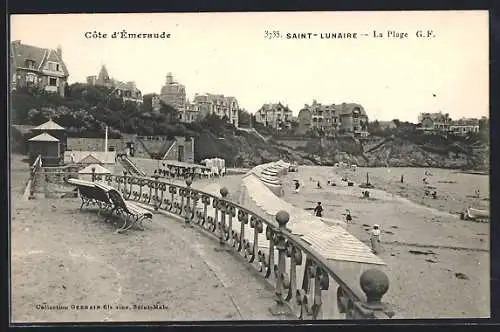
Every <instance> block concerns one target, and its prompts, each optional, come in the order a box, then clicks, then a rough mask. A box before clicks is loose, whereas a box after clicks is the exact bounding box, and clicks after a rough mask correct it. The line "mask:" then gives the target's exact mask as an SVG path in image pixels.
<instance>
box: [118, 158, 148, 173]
mask: <svg viewBox="0 0 500 332" xmlns="http://www.w3.org/2000/svg"><path fill="white" fill-rule="evenodd" d="M118 161H119V162H120V164H121V165H122V166H123V168H125V169H126V170H127V171H128V172H129V173H130V174H133V175H138V176H146V173H145V172H144V171H143V170H141V169H140V168H139V167H137V166H136V165H135V164H134V163H133V162H132V161H131V160H130V159H129V158H128V157H127V156H126V155H122V156H121V157H118Z"/></svg>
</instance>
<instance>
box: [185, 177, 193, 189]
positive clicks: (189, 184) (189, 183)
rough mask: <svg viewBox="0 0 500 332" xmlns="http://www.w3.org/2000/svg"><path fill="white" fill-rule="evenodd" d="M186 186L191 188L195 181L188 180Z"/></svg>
mask: <svg viewBox="0 0 500 332" xmlns="http://www.w3.org/2000/svg"><path fill="white" fill-rule="evenodd" d="M186 184H187V186H188V187H191V184H193V180H191V179H187V180H186Z"/></svg>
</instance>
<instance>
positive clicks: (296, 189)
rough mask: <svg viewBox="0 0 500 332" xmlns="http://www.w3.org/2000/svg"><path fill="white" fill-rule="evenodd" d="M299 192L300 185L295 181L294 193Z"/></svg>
mask: <svg viewBox="0 0 500 332" xmlns="http://www.w3.org/2000/svg"><path fill="white" fill-rule="evenodd" d="M299 190H300V183H299V181H297V180H295V193H296V194H298V193H299Z"/></svg>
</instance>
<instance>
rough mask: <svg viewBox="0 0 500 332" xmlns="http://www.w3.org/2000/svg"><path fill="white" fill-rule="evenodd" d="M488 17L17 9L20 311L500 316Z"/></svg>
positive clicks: (31, 316) (186, 316) (13, 21)
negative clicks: (494, 301)
mask: <svg viewBox="0 0 500 332" xmlns="http://www.w3.org/2000/svg"><path fill="white" fill-rule="evenodd" d="M488 29H489V22H488V12H487V11H407V12H406V11H405V12H403V11H402V12H397V11H392V12H382V11H379V12H375V11H373V12H370V11H366V12H252V13H250V12H233V13H230V12H227V13H215V12H213V13H162V14H161V13H156V14H152V13H150V14H148V13H142V14H30V15H11V17H10V32H11V34H10V50H9V54H10V67H9V78H10V81H9V87H10V100H9V121H10V167H11V168H10V169H11V172H10V181H11V193H10V194H11V207H10V214H11V220H10V240H11V241H10V243H11V246H10V262H9V266H10V301H11V306H10V308H11V317H10V318H11V322H12V323H36V324H39V323H56V322H66V323H88V322H143V323H146V322H174V323H175V322H206V321H229V322H231V321H241V320H246V321H248V320H250V321H256V322H257V321H262V320H265V321H274V320H280V321H287V320H291V321H299V320H346V319H347V320H350V319H381V320H394V319H401V318H403V319H428V318H431V319H445V318H469V319H470V318H486V317H490V231H489V229H490V226H489V222H490V204H489V200H490V193H489V153H490V143H489V30H488Z"/></svg>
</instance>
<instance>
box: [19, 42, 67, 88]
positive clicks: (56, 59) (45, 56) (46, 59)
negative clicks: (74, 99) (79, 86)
mask: <svg viewBox="0 0 500 332" xmlns="http://www.w3.org/2000/svg"><path fill="white" fill-rule="evenodd" d="M10 68H11V71H10V75H11V90H12V91H13V90H16V89H18V88H37V89H41V90H43V91H45V92H49V93H58V94H60V95H61V96H63V97H64V92H65V88H66V85H67V82H68V76H69V72H68V68H67V67H66V64H65V63H64V61H63V59H62V49H61V47H58V48H57V49H50V48H42V47H38V46H33V45H27V44H22V43H21V41H20V40H15V41H13V42H11V44H10Z"/></svg>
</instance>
